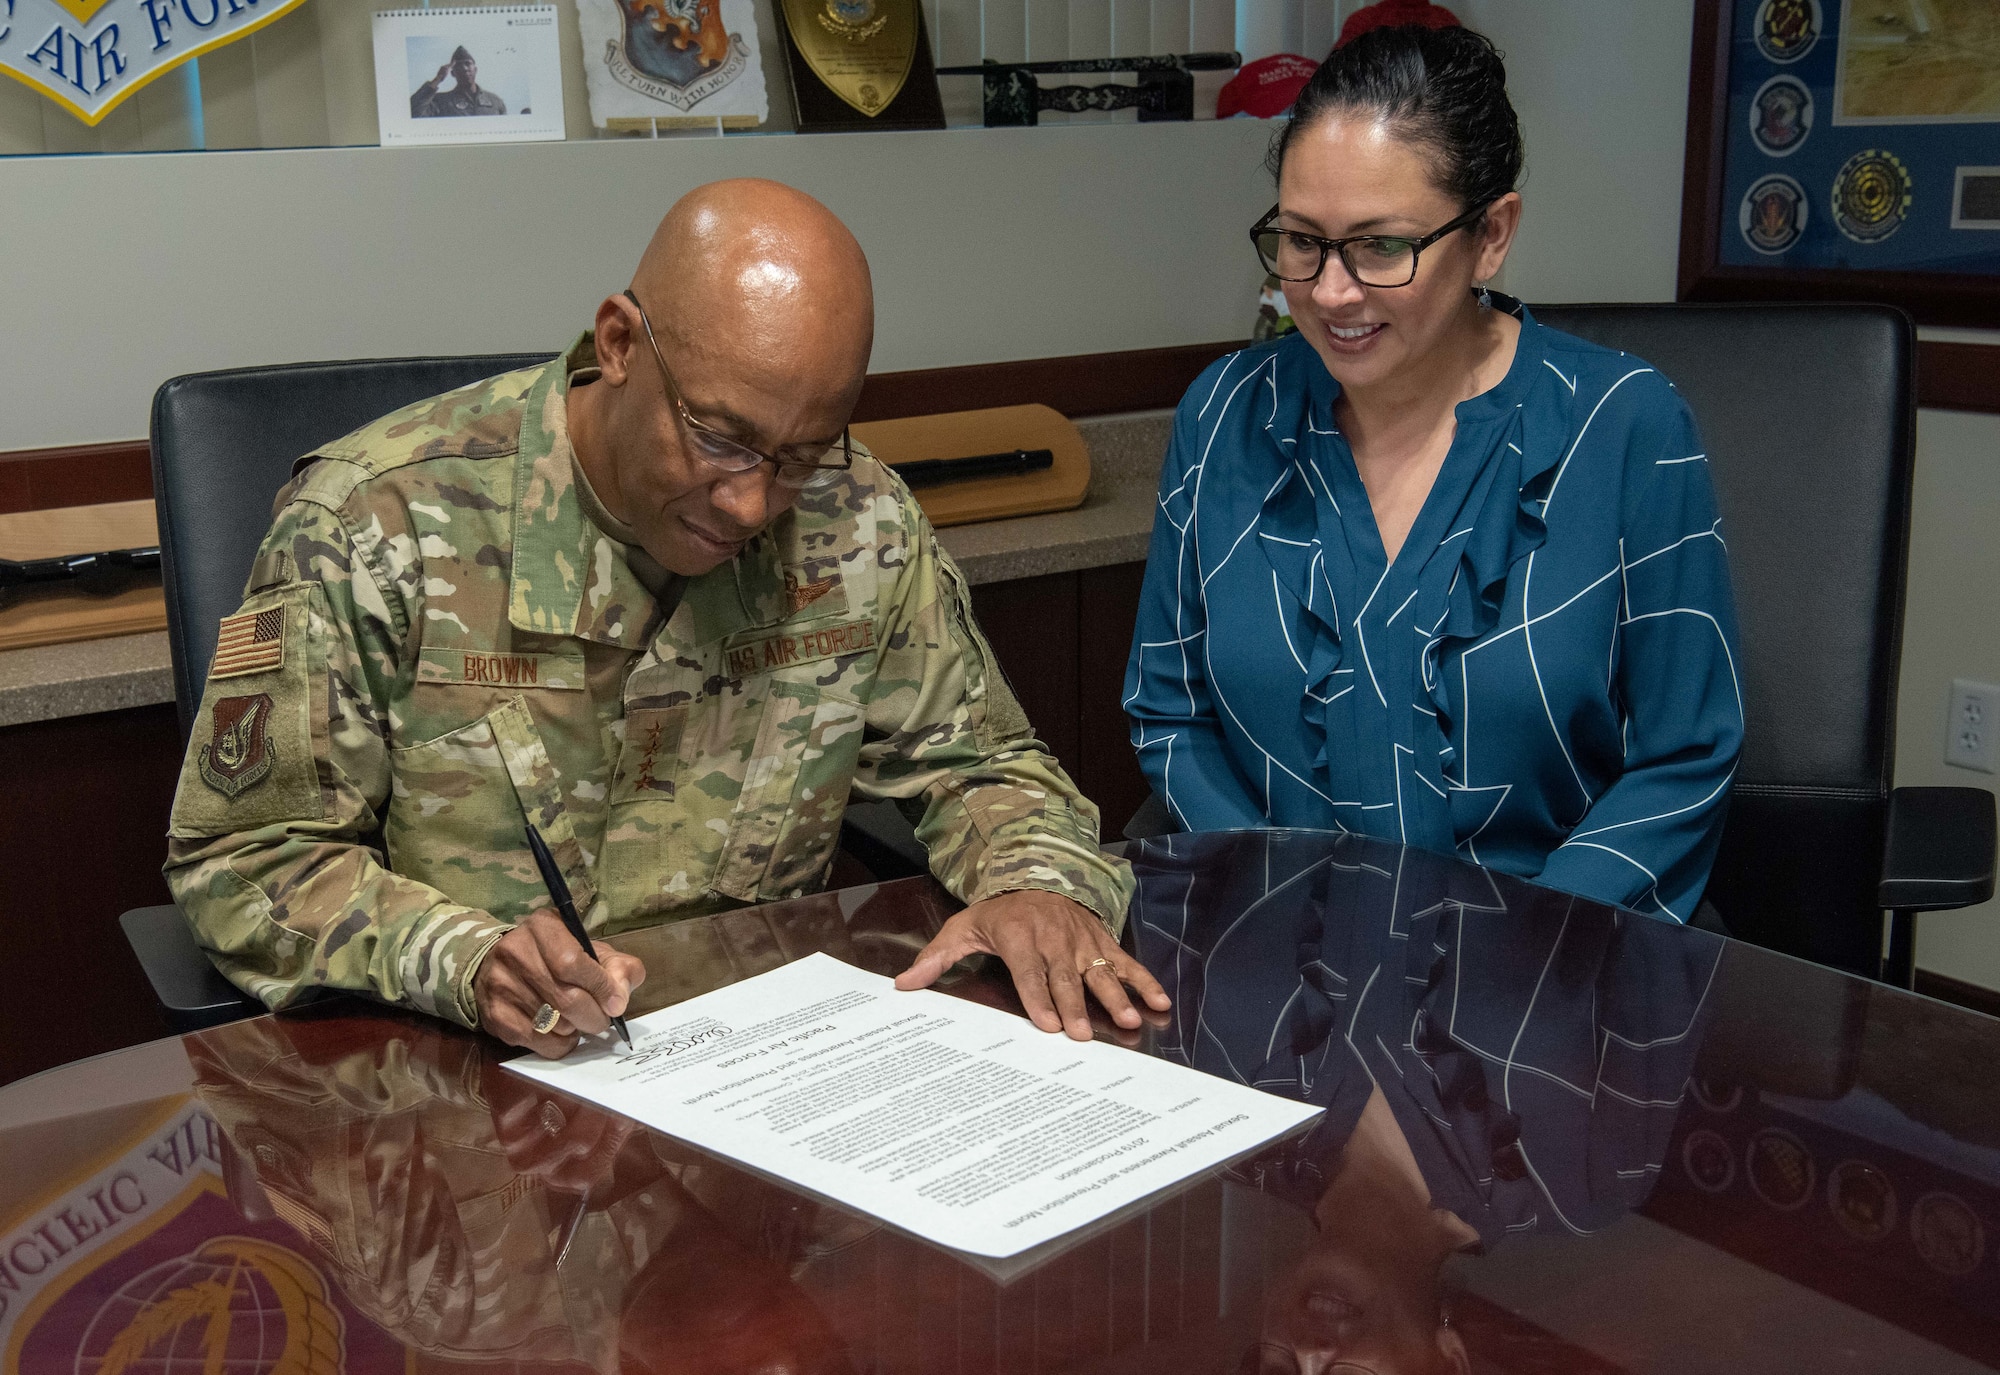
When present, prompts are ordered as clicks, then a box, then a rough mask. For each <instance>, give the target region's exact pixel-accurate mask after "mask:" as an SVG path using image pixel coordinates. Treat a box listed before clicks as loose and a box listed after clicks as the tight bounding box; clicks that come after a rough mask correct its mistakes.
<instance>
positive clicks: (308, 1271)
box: [0, 832, 2000, 1375]
mask: <svg viewBox="0 0 2000 1375" xmlns="http://www.w3.org/2000/svg"><path fill="white" fill-rule="evenodd" d="M1130 853H1131V857H1132V859H1133V862H1134V864H1135V866H1136V868H1137V870H1138V872H1139V875H1140V880H1141V882H1140V897H1139V900H1138V903H1137V905H1136V906H1135V909H1134V913H1133V939H1134V941H1135V944H1136V948H1137V949H1138V950H1139V951H1140V953H1141V955H1142V957H1143V958H1144V959H1145V960H1146V961H1147V963H1148V964H1149V965H1150V966H1151V967H1152V968H1153V969H1155V970H1156V971H1157V972H1158V973H1159V974H1160V975H1161V977H1162V979H1163V980H1164V981H1165V982H1166V983H1167V985H1168V987H1169V989H1170V991H1171V992H1173V993H1174V995H1175V997H1176V1006H1175V1010H1174V1012H1173V1014H1172V1015H1171V1017H1169V1018H1166V1019H1162V1021H1161V1022H1160V1023H1159V1024H1158V1025H1154V1026H1150V1027H1148V1028H1147V1029H1146V1030H1145V1031H1144V1032H1143V1033H1141V1034H1139V1035H1137V1036H1134V1037H1127V1038H1125V1039H1126V1040H1127V1041H1129V1042H1133V1043H1135V1049H1136V1050H1138V1051H1139V1052H1141V1053H1146V1054H1154V1055H1161V1056H1167V1057H1171V1058H1174V1059H1177V1060H1180V1061H1182V1062H1184V1063H1188V1064H1191V1065H1193V1066H1194V1067H1195V1068H1197V1069H1200V1070H1204V1071H1207V1072H1211V1073H1216V1074H1221V1075H1225V1076H1229V1077H1233V1078H1237V1079H1240V1080H1243V1081H1246V1082H1251V1083H1255V1084H1258V1085H1260V1086H1262V1087H1264V1088H1267V1089H1269V1090H1271V1091H1273V1092H1281V1093H1287V1094H1290V1095H1293V1096H1301V1097H1304V1098H1307V1099H1308V1100H1310V1101H1312V1102H1314V1103H1317V1104H1320V1105H1322V1106H1324V1107H1326V1109H1327V1112H1326V1114H1325V1116H1324V1117H1323V1118H1322V1119H1321V1120H1320V1122H1319V1124H1318V1125H1317V1126H1316V1127H1314V1128H1313V1129H1312V1131H1311V1132H1310V1133H1308V1134H1307V1135H1305V1136H1303V1137H1300V1138H1297V1139H1294V1140H1292V1141H1290V1142H1287V1143H1285V1144H1283V1145H1282V1146H1280V1147H1277V1148H1273V1149H1271V1150H1267V1151H1265V1152H1263V1153H1261V1154H1260V1155H1258V1156H1256V1157H1253V1158H1251V1159H1249V1160H1246V1161H1241V1162H1238V1163H1237V1164H1236V1165H1235V1166H1233V1167H1232V1168H1231V1169H1230V1170H1229V1171H1227V1172H1224V1173H1220V1174H1217V1175H1214V1176H1211V1177H1207V1178H1203V1179H1200V1180H1198V1181H1195V1182H1193V1183H1192V1184H1190V1185H1189V1186H1187V1187H1184V1188H1182V1189H1181V1190H1179V1191H1177V1192H1175V1193H1172V1194H1171V1195H1169V1196H1165V1197H1162V1198H1160V1199H1158V1200H1156V1201H1155V1202H1154V1203H1153V1204H1152V1206H1151V1207H1150V1208H1149V1209H1148V1210H1147V1211H1145V1212H1144V1213H1143V1215H1140V1216H1136V1217H1132V1218H1129V1219H1126V1220H1124V1221H1121V1222H1119V1223H1117V1224H1116V1225H1114V1226H1111V1227H1109V1228H1107V1229H1102V1230H1098V1231H1095V1232H1089V1233H1086V1234H1085V1235H1083V1236H1082V1237H1081V1238H1080V1239H1078V1240H1077V1242H1076V1244H1074V1245H1073V1246H1071V1247H1070V1249H1068V1250H1066V1251H1064V1252H1062V1253H1061V1254H1059V1255H1056V1256H1054V1257H1053V1258H1051V1259H1049V1260H1047V1261H1046V1262H1045V1263H1043V1264H1041V1265H1040V1266H1039V1267H1038V1268H1036V1269H1034V1270H1032V1271H1030V1272H1029V1273H1027V1274H1025V1275H1022V1276H1020V1277H1017V1278H1015V1279H1013V1280H1012V1281H1011V1282H1009V1283H1005V1284H1003V1283H1000V1282H998V1281H996V1280H995V1279H993V1278H991V1277H990V1276H989V1275H988V1274H987V1273H985V1272H983V1271H982V1270H980V1269H979V1268H978V1267H976V1266H974V1265H972V1264H970V1263H968V1262H967V1261H965V1260H964V1259H962V1258H960V1257H956V1256H953V1255H951V1254H949V1253H946V1252H943V1251H940V1250H937V1249H935V1248H933V1247H931V1246H929V1245H927V1244H925V1243H922V1242H919V1241H915V1240H913V1239H910V1238H908V1237H905V1236H902V1235H900V1234H897V1233H894V1232H892V1231H889V1230H886V1229H884V1228H882V1227H880V1226H878V1225H877V1224H875V1223H873V1222H871V1221H870V1220H869V1219H868V1218H865V1217H862V1216H858V1215H856V1214H853V1213H850V1212H847V1211H845V1210H842V1209H840V1208H837V1207H833V1206H830V1205H825V1204H821V1203H817V1202H815V1201H813V1200H811V1199H809V1198H806V1197H804V1196H801V1195H799V1194H796V1193H793V1192H791V1191H788V1190H786V1189H783V1188H780V1187H777V1186H775V1185H773V1184H771V1183H769V1182H766V1181H764V1180H762V1179H760V1178H757V1177H753V1176H751V1175H749V1174H747V1173H745V1172H743V1171H741V1170H738V1169H735V1168H733V1167H731V1166H730V1165H728V1164H726V1163H724V1162H722V1161H720V1160H717V1159H715V1158H713V1157H709V1156H706V1155H704V1154H702V1153H701V1152H699V1151H696V1150H693V1149H691V1148H689V1147H686V1146H684V1145H681V1144H679V1143H677V1142H675V1141H673V1140H672V1139H670V1138H668V1137H665V1136H661V1135H657V1134H654V1133H651V1132H649V1131H646V1130H644V1129H640V1128H636V1127H634V1126H633V1125H632V1124H631V1123H629V1122H626V1121H624V1120H622V1119H619V1118H617V1117H615V1116H612V1115H609V1114H606V1113H603V1112H600V1111H597V1110H595V1109H592V1108H589V1107H586V1106H584V1105H582V1104H580V1103H577V1102H574V1101H571V1100H568V1099H565V1098H562V1097H560V1096H557V1095H551V1094H548V1093H546V1092H543V1091H541V1090H539V1089H537V1088H536V1087H534V1086H532V1085H529V1084H527V1083H526V1082H525V1081H521V1080H518V1079H516V1078H515V1077H514V1076H512V1075H508V1074H505V1073H502V1072H500V1070H499V1065H500V1062H501V1060H502V1059H503V1058H504V1056H503V1054H502V1052H501V1048H500V1047H498V1046H496V1045H494V1044H493V1043H491V1042H489V1041H486V1040H484V1039H482V1038H480V1037H477V1036H474V1035H470V1034H466V1033H462V1032H459V1031H456V1030H453V1029H449V1028H446V1027H443V1026H440V1025H438V1024H435V1023H431V1022H426V1021H423V1020H419V1019H416V1018H412V1017H406V1016H402V1015H399V1014H395V1013H390V1012H386V1011H382V1010H379V1009H375V1008H372V1007H364V1006H360V1005H357V1004H353V1003H344V1004H329V1005H325V1006H322V1007H320V1008H318V1009H315V1010H313V1011H310V1012H307V1013H303V1014H300V1015H296V1016H287V1017H280V1018H259V1019H257V1020H254V1021H249V1022H242V1023H237V1024H235V1025H232V1026H228V1027H223V1028H220V1029H217V1030H214V1031H210V1032H206V1033H203V1034H201V1035H198V1036H190V1037H187V1038H184V1039H181V1040H170V1041H159V1042H154V1043H151V1044H148V1045H145V1046H140V1047H135V1048H133V1049H131V1050H126V1051H120V1052H116V1053H114V1054H111V1055H107V1056H102V1057H99V1058H97V1059H94V1060H88V1061H84V1062H80V1063H78V1064H74V1065H70V1066H68V1067H66V1068H63V1069H60V1070H55V1071H51V1072H49V1073H48V1074H44V1075H41V1076H39V1077H36V1078H33V1079H29V1080H25V1081H22V1082H21V1083H19V1084H16V1085H13V1086H11V1087H9V1088H7V1089H4V1090H0V1372H4V1375H14V1372H26V1373H27V1375H44V1373H45V1372H46V1375H56V1373H57V1372H63V1373H64V1375H70V1373H71V1372H81V1373H82V1375H124V1373H125V1372H134V1373H137V1372H147V1373H148V1375H176V1373H177V1372H182V1371H187V1372H197V1371H201V1372H208V1371H215V1372H225V1373H226V1375H248V1373H249V1372H265V1371H269V1372H296V1373H298V1375H307V1373H310V1375H333V1373H334V1372H342V1371H345V1372H409V1371H439V1372H442V1371H454V1372H473V1371H496V1372H497V1371H508V1372H525V1371H542V1370H548V1371H567V1372H577V1373H578V1375H582V1373H583V1372H587V1371H598V1372H604V1373H605V1375H609V1373H610V1372H614V1371H623V1372H631V1373H632V1375H640V1373H641V1372H666V1371H684V1370H685V1371H742V1372H753V1371H755V1372H764V1371H820V1370H825V1371H864V1370H867V1371H921V1372H931V1371H940V1372H960V1371H966V1372H972V1371H1065V1370H1078V1371H1104V1372H1124V1371H1130V1372H1142V1371H1143V1372H1159V1371H1220V1372H1228V1371H1238V1370H1249V1371H1295V1370H1297V1371H1312V1372H1323V1371H1334V1370H1339V1371H1360V1370H1367V1371H1380V1372H1388V1371H1480V1372H1486V1371H1492V1372H1555V1371H1564V1372H1568V1371H1580V1372H1609V1371H1632V1372H1639V1371H1647V1372H1652V1371H1658V1372H1674V1373H1675V1375H1683V1373H1686V1372H1707V1371H1716V1372H1722V1371H1731V1372H1734V1371H1755V1372H1759V1375H1770V1373H1771V1372H1785V1371H1794V1370H1796V1371H1801V1372H1805V1371H1811V1372H1815V1373H1816V1375H1820V1373H1823V1372H1847V1371H1853V1372H1869V1375H1876V1373H1878V1372H1903V1371H1909V1372H1926V1373H1927V1375H1951V1372H1958V1371H1975V1370H1992V1369H2000V1022H1996V1021H1994V1020H1991V1019H1988V1018H1985V1017H1981V1016H1979V1015H1977V1014H1973V1013H1967V1012H1963V1011H1959V1010H1957V1009H1954V1008H1950V1007H1947V1006H1945V1005H1942V1004H1938V1003H1933V1002H1930V1001H1927V1000H1925V999H1922V998H1919V997H1915V996H1913V995H1910V994H1905V993H1900V992H1896V991H1893V990H1890V989H1886V988H1882V987H1877V986H1873V985H1868V984H1864V983H1861V982H1858V981H1855V980H1851V979H1848V978H1846V977H1844V976H1841V975H1837V974H1832V973H1829V972H1826V971H1824V970H1820V969H1817V968H1814V967H1812V966H1808V965H1804V964H1800V963H1797V962H1795V961H1791V960H1788V959H1785V958H1783V957H1780V956H1775V955H1771V954H1768V953H1766V952H1762V951H1759V950H1756V949H1752V948H1750V947H1745V946H1738V945H1734V944H1730V943H1726V942H1723V941H1721V940H1719V939H1717V938H1715V937H1712V936H1709V935H1706V934H1704V933H1701V932H1697V931H1687V930H1682V929H1679V928H1675V927H1670V926H1667V925H1664V924H1662V923H1659V922H1655V921H1652V920H1649V919H1647V918H1644V917H1637V916H1633V915H1631V914H1628V913H1620V912H1616V911H1613V910H1611V909H1608V908H1602V907H1597V906H1594V905H1592V904H1589V903H1585V902H1581V901H1579V900H1575V899H1571V898H1567V897H1565V896H1563V895H1560V894H1556V893H1551V892H1548V891H1546V890H1542V889H1538V888H1534V887H1532V886H1529V885H1526V884H1522V883H1519V882H1516V881H1513V880H1510V879H1506V878H1503V877H1499V876H1495V875H1491V874H1488V873H1485V872H1484V871H1481V870H1478V869H1473V868H1470V867H1468V866H1464V865H1460V864H1457V863H1454V862H1453V861H1450V860H1446V859H1441V858H1438V857H1436V856H1432V855H1426V854H1423V853H1420V852H1416V851H1405V850H1402V849H1399V848H1398V847H1395V846H1391V845H1384V844H1380V843H1377V842H1371V841H1361V840H1356V839H1352V838H1336V837H1333V836H1326V835H1319V834H1314V833H1306V832H1270V833H1237V834H1230V835H1218V836H1196V837H1185V836H1184V837H1177V838H1175V839H1173V840H1171V841H1165V842H1149V843H1147V844H1146V845H1144V846H1136V847H1132V849H1131V851H1130ZM950 910H951V903H950V901H949V899H948V898H946V897H945V895H944V894H942V893H941V892H940V891H939V890H938V889H936V888H935V887H933V886H931V885H929V883H928V882H927V881H923V880H910V881H905V882H902V883H894V884H884V885H881V886H879V887H876V888H864V889H849V890H846V891H842V892H837V893H831V894H827V895H824V896H821V897H817V898H811V899H805V900H801V901H797V902H789V903H781V904H775V905H772V906H768V907H762V908H750V909H745V910H743V911H739V912H734V913H730V914H728V915H725V916H722V917H717V918H712V919H705V920H701V921H695V922H688V923H683V924H680V925H676V926H669V927H663V928H659V929H656V930H652V931H646V932H639V933H634V934H633V935H630V936H627V937H625V938H623V939H621V940H620V941H619V942H618V943H619V944H620V945H622V946H623V947H624V948H625V949H628V950H630V951H632V952H634V953H636V954H638V955H640V956H641V957H642V958H643V959H644V960H645V961H646V963H647V966H648V968H649V969H650V970H651V971H652V977H651V979H650V980H649V981H648V983H647V985H646V987H645V990H644V992H643V995H642V998H641V1004H642V1007H643V1008H646V1009H650V1008H651V1007H655V1006H660V1005H664V1004H665V1003H667V1002H669V1001H674V1000H678V999H680V998H684V997H687V996H690V995H692V994H693V993H696V992H699V991H701V990H703V989H705V988H708V987H713V986H716V985H719V984H721V983H726V982H729V981H731V980H733V979H737V978H742V977H746V976H748V975H751V974H754V973H757V972H759V971H761V970H764V969H767V968H771V967H773V966H775V965H776V964H778V963H781V962H783V961H785V960H789V959H793V958H796V957H798V956H800V955H803V954H806V953H809V952H811V951H815V950H825V951H827V952H829V953H832V954H834V955H836V956H839V957H840V958H842V959H846V960H850V961H852V962H854V963H856V964H859V965H863V966H866V967H868V968H871V969H876V970H879V971H883V972H894V971H896V970H898V969H900V968H901V967H902V966H903V965H904V964H905V963H906V962H907V961H908V959H909V957H910V955H911V954H912V953H913V952H914V951H915V950H916V949H918V948H919V947H920V945H921V944H922V942H923V941H924V940H925V939H926V937H927V936H928V934H929V933H930V932H931V931H932V930H934V929H935V927H936V925H937V923H938V922H939V921H941V920H942V919H943V918H944V916H946V915H947V914H948V913H949V912H950ZM952 991H954V992H956V993H959V994H962V995H965V996H972V997H978V998H981V999H984V1000H988V1001H994V1002H997V1003H999V1004H1001V1005H1011V994H1010V992H1009V990H1008V988H1007V985H1006V983H1005V981H1004V979H1001V978H996V977H994V975H993V974H992V972H991V971H974V972H971V973H967V974H964V975H963V976H961V977H960V979H959V980H958V982H957V983H956V984H954V985H953V988H952ZM1103 1034H1104V1035H1106V1036H1107V1037H1110V1036H1112V1035H1113V1033H1112V1032H1111V1031H1110V1029H1109V1028H1107V1029H1106V1031H1105V1032H1104V1033H1103Z"/></svg>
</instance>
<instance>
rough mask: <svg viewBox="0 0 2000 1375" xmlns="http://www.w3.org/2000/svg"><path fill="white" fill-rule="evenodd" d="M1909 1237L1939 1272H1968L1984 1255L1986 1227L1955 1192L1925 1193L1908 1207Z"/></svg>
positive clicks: (1941, 1273) (1918, 1251)
mask: <svg viewBox="0 0 2000 1375" xmlns="http://www.w3.org/2000/svg"><path fill="white" fill-rule="evenodd" d="M1910 1240H1911V1241H1912V1242H1914V1243H1915V1244H1916V1248H1917V1254H1918V1255H1920V1256H1922V1257H1923V1258H1924V1264H1926V1265H1928V1266H1930V1267H1931V1269H1933V1270H1935V1271H1937V1272H1938V1273H1939V1274H1940V1275H1951V1276H1953V1277H1957V1276H1959V1275H1969V1274H1971V1273H1972V1272H1973V1271H1974V1270H1977V1269H1978V1268H1979V1262H1980V1261H1981V1260H1984V1259H1985V1257H1986V1228H1985V1227H1984V1226H1983V1225H1982V1224H1981V1223H1980V1221H1979V1214H1977V1213H1975V1212H1973V1211H1972V1208H1971V1206H1970V1205H1969V1204H1967V1203H1966V1201H1965V1200H1964V1199H1962V1198H1960V1197H1958V1196H1957V1195H1956V1194H1947V1193H1942V1192H1940V1193H1934V1194H1925V1195H1924V1196H1923V1197H1922V1198H1920V1199H1918V1200H1917V1203H1916V1206H1915V1207H1914V1208H1911V1209H1910Z"/></svg>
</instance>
